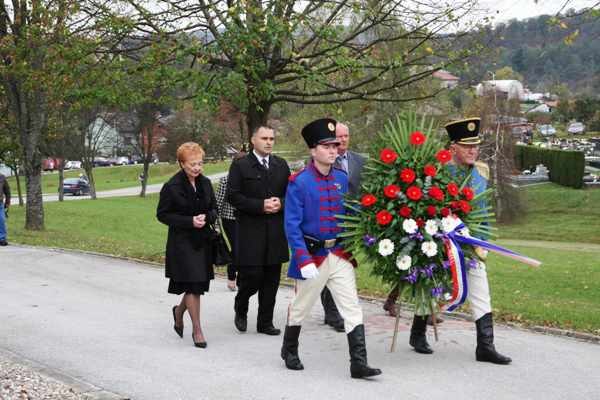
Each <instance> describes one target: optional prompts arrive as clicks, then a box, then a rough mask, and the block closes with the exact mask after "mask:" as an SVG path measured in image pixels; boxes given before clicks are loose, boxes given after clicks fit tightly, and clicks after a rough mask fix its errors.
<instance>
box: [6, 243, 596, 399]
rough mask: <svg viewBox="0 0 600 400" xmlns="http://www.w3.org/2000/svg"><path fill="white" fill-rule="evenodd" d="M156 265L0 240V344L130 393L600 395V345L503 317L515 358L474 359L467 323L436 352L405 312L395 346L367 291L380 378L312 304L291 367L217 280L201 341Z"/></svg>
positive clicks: (280, 311) (77, 377)
mask: <svg viewBox="0 0 600 400" xmlns="http://www.w3.org/2000/svg"><path fill="white" fill-rule="evenodd" d="M166 285H167V281H166V279H165V278H164V277H163V271H162V269H161V268H157V267H153V266H149V265H145V264H140V263H135V262H129V261H123V260H118V259H114V258H108V257H101V256H92V255H85V254H79V253H68V252H59V251H50V250H45V249H39V248H28V247H20V246H9V247H5V248H0V304H2V307H0V321H1V324H0V351H4V352H8V353H10V354H12V355H13V356H14V357H21V358H23V359H25V360H30V362H33V363H36V364H38V365H42V366H44V367H45V368H46V370H47V371H54V372H55V373H56V374H57V375H58V376H63V377H69V378H70V379H72V380H73V381H77V382H84V383H86V384H88V385H89V386H90V387H94V388H95V390H96V391H98V392H99V393H100V392H102V391H104V392H103V393H108V392H112V393H117V394H119V395H120V396H121V397H130V398H132V399H261V400H263V399H302V400H306V399H321V398H323V399H344V400H348V399H361V400H364V399H373V400H374V399H407V400H412V399H444V400H446V399H448V398H452V397H455V396H460V397H462V398H479V399H502V400H504V399H518V400H523V399H543V400H553V399H593V398H598V393H600V380H599V379H597V378H594V376H597V371H598V369H599V367H600V346H599V345H596V344H591V343H586V342H580V341H576V340H574V339H569V338H563V337H554V336H547V335H541V334H535V333H532V332H528V331H521V330H517V329H512V328H508V327H503V326H498V327H497V329H496V344H497V346H498V348H499V349H500V350H501V351H502V352H505V353H506V354H508V355H510V356H512V357H513V359H514V362H513V364H512V365H510V366H496V365H491V364H486V363H478V362H476V361H475V360H474V349H475V332H474V329H473V324H472V323H469V322H465V321H459V320H451V319H449V320H447V321H446V322H444V323H443V324H442V325H441V332H440V341H439V342H437V343H433V338H432V337H430V342H432V344H433V347H434V349H435V354H433V355H431V356H424V355H419V354H416V353H415V352H413V351H411V350H410V348H409V346H408V345H407V341H408V334H409V333H408V324H409V320H408V319H406V318H403V319H402V320H401V326H400V329H399V333H398V336H399V345H398V350H397V351H396V352H394V353H390V351H389V347H390V342H391V337H392V332H393V326H394V319H393V318H390V317H386V316H385V315H384V314H383V311H382V310H381V305H380V304H376V303H368V302H363V303H362V306H363V309H364V311H365V323H366V329H367V341H368V349H369V360H370V364H371V365H372V366H376V367H379V368H381V369H383V372H384V373H383V375H382V376H380V377H378V378H377V379H374V380H372V381H364V380H353V379H351V378H350V377H349V371H348V350H347V342H346V337H345V335H344V334H342V333H336V332H334V331H333V330H331V329H329V328H327V327H325V326H324V325H322V310H321V307H320V306H315V308H314V309H313V314H312V316H311V318H310V319H309V320H308V321H306V324H305V326H304V327H303V331H302V335H301V344H300V354H301V357H302V361H303V362H304V365H305V367H306V369H305V370H304V371H288V370H286V369H285V368H284V366H283V363H282V361H281V359H280V358H279V349H280V346H281V337H270V336H265V335H259V334H257V333H256V332H255V329H254V326H253V325H254V324H253V323H252V321H253V320H254V318H256V314H255V312H256V304H252V305H251V313H250V315H249V322H250V323H249V331H248V332H247V333H245V334H240V333H238V332H237V331H236V330H235V329H234V327H233V313H232V307H233V298H234V294H233V293H232V292H230V291H229V290H227V288H226V286H225V281H223V280H220V279H217V280H215V281H213V284H212V286H211V290H210V293H209V294H208V295H206V296H204V297H203V300H202V301H203V304H202V310H203V314H202V321H203V327H204V330H205V335H206V338H207V340H208V348H207V349H197V348H194V347H193V345H192V339H191V337H190V335H191V329H190V323H189V319H186V324H187V325H186V327H185V336H184V339H183V340H182V339H180V338H179V337H178V336H177V335H176V334H175V333H174V332H173V330H172V320H171V306H172V305H173V304H174V303H175V302H176V297H175V296H173V295H169V294H167V293H166ZM291 296H292V290H291V289H289V288H282V289H281V290H280V291H279V294H278V300H277V309H276V312H275V316H276V319H275V324H276V325H277V326H279V327H283V326H284V323H285V315H286V307H287V304H288V303H289V300H290V298H291Z"/></svg>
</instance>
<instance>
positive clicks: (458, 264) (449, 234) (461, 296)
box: [441, 217, 541, 311]
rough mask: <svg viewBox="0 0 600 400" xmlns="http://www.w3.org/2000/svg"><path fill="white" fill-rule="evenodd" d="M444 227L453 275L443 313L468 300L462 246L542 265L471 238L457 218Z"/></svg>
mask: <svg viewBox="0 0 600 400" xmlns="http://www.w3.org/2000/svg"><path fill="white" fill-rule="evenodd" d="M442 225H443V231H444V233H443V234H442V239H443V241H444V247H445V248H446V255H447V257H448V263H449V268H450V272H451V274H452V294H451V297H450V299H449V300H448V302H447V303H446V304H444V305H443V306H442V307H441V308H442V311H453V310H454V309H456V308H457V307H458V306H460V305H461V304H463V303H464V302H465V300H466V299H467V295H468V291H469V290H468V284H467V264H466V262H465V256H464V253H463V252H462V249H461V245H470V246H477V247H481V248H484V249H486V250H489V251H493V252H494V253H497V254H500V255H502V256H505V257H510V258H512V259H514V260H517V261H520V262H522V263H525V264H528V265H531V266H533V267H539V266H540V264H541V262H540V261H538V260H535V259H533V258H530V257H527V256H524V255H522V254H519V253H516V252H514V251H512V250H509V249H506V248H504V247H502V246H498V245H495V244H492V243H489V242H486V241H485V240H481V239H477V238H474V237H472V236H470V235H469V233H468V230H467V228H466V226H465V224H463V222H462V221H461V220H460V219H459V218H457V217H447V218H444V220H443V221H442Z"/></svg>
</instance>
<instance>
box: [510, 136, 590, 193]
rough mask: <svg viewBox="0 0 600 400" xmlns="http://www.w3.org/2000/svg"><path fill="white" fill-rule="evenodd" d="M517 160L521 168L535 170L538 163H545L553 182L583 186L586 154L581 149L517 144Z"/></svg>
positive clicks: (577, 186)
mask: <svg viewBox="0 0 600 400" xmlns="http://www.w3.org/2000/svg"><path fill="white" fill-rule="evenodd" d="M515 162H516V164H517V166H518V168H519V169H521V170H523V169H525V168H527V169H531V170H533V169H535V166H536V165H538V164H544V165H545V166H546V167H547V168H548V170H549V171H550V180H551V181H552V182H555V183H558V184H559V185H562V186H569V187H573V188H576V189H580V188H581V187H582V186H583V173H584V168H585V156H584V154H583V152H581V151H572V150H558V149H543V148H540V147H534V146H523V145H517V146H516V148H515Z"/></svg>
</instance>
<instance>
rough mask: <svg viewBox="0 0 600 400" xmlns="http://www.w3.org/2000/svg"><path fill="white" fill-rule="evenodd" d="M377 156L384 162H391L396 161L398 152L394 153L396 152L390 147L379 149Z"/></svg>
mask: <svg viewBox="0 0 600 400" xmlns="http://www.w3.org/2000/svg"><path fill="white" fill-rule="evenodd" d="M379 158H380V159H381V161H383V162H384V163H386V164H391V163H393V162H394V161H396V158H398V154H396V152H395V151H394V150H392V149H388V148H385V149H383V150H381V153H379Z"/></svg>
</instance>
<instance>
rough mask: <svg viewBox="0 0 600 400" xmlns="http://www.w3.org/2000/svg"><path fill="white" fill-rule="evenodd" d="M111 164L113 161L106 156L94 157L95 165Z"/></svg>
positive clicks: (105, 165) (104, 165)
mask: <svg viewBox="0 0 600 400" xmlns="http://www.w3.org/2000/svg"><path fill="white" fill-rule="evenodd" d="M111 165H112V163H111V161H110V160H109V159H108V158H106V157H95V158H94V167H110V166H111Z"/></svg>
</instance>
